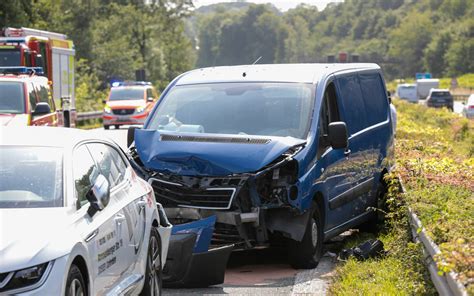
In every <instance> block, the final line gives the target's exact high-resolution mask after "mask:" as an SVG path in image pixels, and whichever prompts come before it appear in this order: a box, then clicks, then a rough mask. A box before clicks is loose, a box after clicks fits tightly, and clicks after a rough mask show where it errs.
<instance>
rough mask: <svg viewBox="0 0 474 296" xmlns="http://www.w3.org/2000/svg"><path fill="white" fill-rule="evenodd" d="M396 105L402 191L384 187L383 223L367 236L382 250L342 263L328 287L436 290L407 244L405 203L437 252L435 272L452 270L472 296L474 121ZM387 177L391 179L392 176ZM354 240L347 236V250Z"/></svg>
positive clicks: (341, 291) (339, 291)
mask: <svg viewBox="0 0 474 296" xmlns="http://www.w3.org/2000/svg"><path fill="white" fill-rule="evenodd" d="M395 104H396V106H397V110H398V127H397V139H396V155H397V169H396V172H395V173H394V174H400V175H401V176H402V179H403V181H404V182H405V187H406V189H407V193H406V194H404V195H402V194H400V193H399V192H398V186H391V187H390V190H389V193H388V195H387V203H388V209H389V212H388V215H387V217H386V220H385V223H384V225H380V228H381V229H380V231H379V232H378V233H375V234H372V235H371V236H372V237H376V238H378V239H380V240H382V241H383V242H384V245H385V247H386V250H388V254H387V255H386V256H385V257H383V258H379V259H372V260H367V261H363V262H360V261H355V260H353V259H350V260H348V261H347V262H345V263H342V264H340V265H339V266H338V267H337V269H336V276H335V278H334V282H333V284H332V286H331V288H330V291H331V293H332V294H335V295H347V294H359V295H367V294H374V295H379V294H380V295H382V294H383V295H386V294H388V295H391V294H393V295H395V294H396V295H413V294H416V295H430V294H435V290H434V288H433V286H432V284H431V282H430V280H429V276H428V273H427V271H426V269H425V268H424V266H423V264H422V257H421V251H420V245H418V244H415V243H412V242H411V235H410V232H409V227H408V225H409V224H408V216H407V207H408V205H409V206H410V207H411V208H412V209H413V210H414V211H415V212H416V214H417V215H418V216H419V218H420V220H421V222H422V223H423V226H424V227H425V228H426V230H427V231H428V234H429V235H430V236H431V238H432V239H433V240H434V241H435V242H436V243H437V244H438V245H439V246H440V248H441V250H442V253H441V255H440V256H438V258H436V260H437V264H438V267H439V269H440V270H441V271H443V272H448V271H451V270H452V271H455V272H457V273H458V274H459V276H460V278H459V279H460V281H461V282H462V283H463V284H464V285H465V286H466V288H467V290H468V293H469V294H470V295H474V221H473V220H474V219H473V217H474V158H473V157H474V122H473V121H468V120H466V119H464V118H460V117H459V116H457V115H455V114H453V113H451V112H449V111H447V110H439V109H430V108H426V107H424V106H421V105H415V104H409V103H407V102H404V101H397V100H396V101H395ZM390 180H391V181H390ZM389 182H390V183H393V182H394V181H393V176H389ZM365 236H367V235H365ZM365 238H366V237H365ZM360 239H361V238H360V237H359V238H358V237H356V238H354V239H352V240H351V241H349V242H348V244H347V247H351V246H352V245H355V244H357V243H358V242H359V241H360ZM354 291H355V292H354ZM359 291H360V292H359Z"/></svg>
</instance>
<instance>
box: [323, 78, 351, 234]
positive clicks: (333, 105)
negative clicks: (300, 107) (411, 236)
mask: <svg viewBox="0 0 474 296" xmlns="http://www.w3.org/2000/svg"><path fill="white" fill-rule="evenodd" d="M321 104H322V105H321V113H320V116H319V118H320V121H319V141H318V143H319V147H318V163H319V165H320V166H321V171H322V174H321V178H320V180H321V181H322V182H324V184H325V188H326V196H327V200H328V208H329V209H328V211H329V212H328V215H326V217H327V219H326V220H327V221H326V225H325V228H326V231H330V230H333V228H334V227H337V226H339V225H341V224H343V223H344V222H347V221H348V220H349V219H350V218H351V216H352V205H351V204H349V203H347V202H346V199H347V196H348V195H350V194H351V186H352V178H353V173H352V171H351V170H349V169H348V163H349V159H348V158H347V157H346V155H345V154H344V153H345V151H344V149H332V148H331V145H330V144H329V140H328V125H329V123H331V122H336V121H341V120H342V119H341V117H340V105H341V104H340V102H339V99H338V97H337V93H336V87H335V84H334V83H333V82H331V83H329V84H328V86H327V87H326V90H325V92H324V97H323V99H322V102H321Z"/></svg>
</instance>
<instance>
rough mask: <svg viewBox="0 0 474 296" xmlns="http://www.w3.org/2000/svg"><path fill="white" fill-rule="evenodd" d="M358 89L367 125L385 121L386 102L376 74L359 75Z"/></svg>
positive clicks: (381, 84) (383, 89) (385, 96)
mask: <svg viewBox="0 0 474 296" xmlns="http://www.w3.org/2000/svg"><path fill="white" fill-rule="evenodd" d="M359 81H360V87H361V89H362V95H363V96H364V100H365V108H366V110H367V114H370V115H369V116H368V117H367V121H368V125H369V126H370V125H374V124H377V123H379V122H382V121H385V120H387V117H388V100H387V95H386V93H385V88H384V86H383V81H382V79H381V77H380V74H378V73H364V74H359Z"/></svg>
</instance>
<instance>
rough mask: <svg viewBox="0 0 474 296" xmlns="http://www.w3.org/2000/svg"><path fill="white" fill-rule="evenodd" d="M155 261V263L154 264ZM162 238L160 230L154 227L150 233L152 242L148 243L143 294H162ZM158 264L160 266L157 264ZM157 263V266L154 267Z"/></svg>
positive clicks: (143, 295) (147, 295)
mask: <svg viewBox="0 0 474 296" xmlns="http://www.w3.org/2000/svg"><path fill="white" fill-rule="evenodd" d="M153 262H154V263H155V264H153ZM161 262H162V261H161V240H160V236H159V234H158V230H156V228H155V227H152V229H151V233H150V242H149V243H148V252H147V259H146V270H145V284H144V286H143V290H142V292H141V293H140V295H141V296H157V295H161V289H162V286H163V285H162V283H161V281H162V276H161V273H162V265H161ZM157 264H158V266H156V265H157ZM153 265H155V268H153Z"/></svg>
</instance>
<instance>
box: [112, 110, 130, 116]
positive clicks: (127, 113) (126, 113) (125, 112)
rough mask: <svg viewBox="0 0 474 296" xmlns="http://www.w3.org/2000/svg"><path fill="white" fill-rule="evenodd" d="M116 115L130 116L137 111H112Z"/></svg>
mask: <svg viewBox="0 0 474 296" xmlns="http://www.w3.org/2000/svg"><path fill="white" fill-rule="evenodd" d="M112 112H113V113H114V114H115V115H130V114H133V112H135V109H112Z"/></svg>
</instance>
